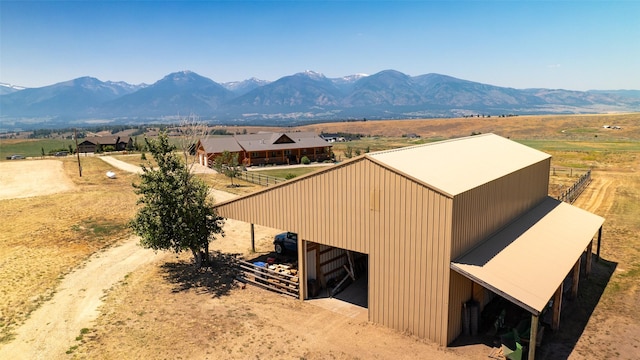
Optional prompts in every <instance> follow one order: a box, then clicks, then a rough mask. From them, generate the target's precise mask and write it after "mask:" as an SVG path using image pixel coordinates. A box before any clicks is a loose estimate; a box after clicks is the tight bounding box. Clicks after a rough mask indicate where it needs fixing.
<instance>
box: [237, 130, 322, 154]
mask: <svg viewBox="0 0 640 360" xmlns="http://www.w3.org/2000/svg"><path fill="white" fill-rule="evenodd" d="M235 138H236V140H237V141H238V143H239V144H240V146H242V148H244V149H245V150H246V151H265V150H267V151H268V150H287V149H300V148H314V147H326V146H331V144H329V143H328V142H326V141H325V140H324V139H322V138H321V137H319V136H318V135H316V134H315V133H313V132H290V133H257V134H246V135H236V136H235Z"/></svg>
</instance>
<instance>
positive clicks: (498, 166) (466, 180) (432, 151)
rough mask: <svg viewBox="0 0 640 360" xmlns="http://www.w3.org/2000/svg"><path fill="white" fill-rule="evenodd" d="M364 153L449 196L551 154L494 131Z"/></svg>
mask: <svg viewBox="0 0 640 360" xmlns="http://www.w3.org/2000/svg"><path fill="white" fill-rule="evenodd" d="M366 156H367V157H369V158H370V159H372V160H374V161H376V162H378V163H380V164H382V165H384V166H387V167H389V168H393V169H396V170H398V171H400V172H402V173H404V174H406V175H408V176H410V177H412V178H414V179H416V180H417V181H420V182H422V183H424V184H425V185H427V186H430V187H433V188H435V189H437V190H440V191H442V192H444V193H446V194H449V195H451V196H455V195H457V194H460V193H463V192H465V191H467V190H470V189H473V188H476V187H478V186H480V185H483V184H486V183H488V182H490V181H492V180H495V179H499V178H501V177H503V176H505V175H508V174H510V173H513V172H515V171H517V170H520V169H522V168H524V167H526V166H529V165H533V164H535V163H538V162H540V161H543V160H546V159H548V158H550V157H551V155H549V154H545V153H543V152H541V151H538V150H535V149H532V148H530V147H528V146H525V145H522V144H519V143H517V142H515V141H512V140H509V139H505V138H503V137H501V136H498V135H494V134H485V135H476V136H469V137H464V138H459V139H453V140H448V141H440V142H436V143H429V144H423V145H416V146H410V147H405V148H400V149H393V150H385V151H380V152H375V153H370V154H367V155H366Z"/></svg>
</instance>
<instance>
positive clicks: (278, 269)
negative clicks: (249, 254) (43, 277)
mask: <svg viewBox="0 0 640 360" xmlns="http://www.w3.org/2000/svg"><path fill="white" fill-rule="evenodd" d="M237 263H238V268H239V270H240V274H239V279H240V280H242V281H245V282H248V283H251V284H253V285H257V286H260V287H263V288H266V289H268V290H271V291H275V292H278V293H281V294H285V295H290V296H293V297H297V296H298V294H299V291H300V284H299V278H298V270H297V269H295V268H293V267H292V266H291V265H288V264H265V263H253V264H251V263H248V262H245V261H242V260H239V261H238V262H237Z"/></svg>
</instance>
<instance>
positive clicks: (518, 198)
mask: <svg viewBox="0 0 640 360" xmlns="http://www.w3.org/2000/svg"><path fill="white" fill-rule="evenodd" d="M549 165H550V160H549V159H547V160H544V161H541V162H539V163H537V164H534V165H531V166H529V167H526V168H523V169H521V170H519V171H516V172H514V173H511V174H509V175H507V176H505V177H502V178H500V179H496V180H494V181H492V182H489V183H486V184H484V185H481V186H479V187H477V188H475V189H472V190H470V191H467V192H465V193H462V194H460V195H457V196H456V197H455V198H454V208H453V219H454V227H453V243H452V247H451V250H452V251H451V259H454V258H456V257H458V256H460V255H462V254H463V253H464V252H466V251H468V250H469V249H471V248H472V247H473V246H475V245H477V243H478V242H480V241H482V240H484V239H486V238H487V237H488V236H489V235H491V234H493V233H495V232H496V231H498V230H499V229H500V228H502V227H504V226H505V225H507V224H508V223H510V222H511V221H513V220H514V219H515V218H517V217H518V216H520V215H522V214H524V213H525V212H526V211H527V210H529V209H531V208H532V207H534V206H535V205H537V204H538V203H540V201H542V200H544V199H545V198H546V196H547V194H548V183H549Z"/></svg>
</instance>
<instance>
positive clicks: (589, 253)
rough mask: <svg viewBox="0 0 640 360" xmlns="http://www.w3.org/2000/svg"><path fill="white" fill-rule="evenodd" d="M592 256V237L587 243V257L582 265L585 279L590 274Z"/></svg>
mask: <svg viewBox="0 0 640 360" xmlns="http://www.w3.org/2000/svg"><path fill="white" fill-rule="evenodd" d="M592 258H593V239H591V241H590V242H589V245H588V246H587V259H586V263H585V266H584V273H585V275H586V277H587V279H588V278H589V275H591V259H592Z"/></svg>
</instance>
